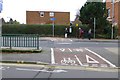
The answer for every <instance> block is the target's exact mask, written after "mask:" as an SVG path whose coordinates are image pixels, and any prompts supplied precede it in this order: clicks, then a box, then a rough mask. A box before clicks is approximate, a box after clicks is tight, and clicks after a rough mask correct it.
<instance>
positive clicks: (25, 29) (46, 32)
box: [2, 24, 118, 38]
mask: <svg viewBox="0 0 120 80" xmlns="http://www.w3.org/2000/svg"><path fill="white" fill-rule="evenodd" d="M79 27H80V28H82V29H83V30H84V38H87V37H88V30H89V26H88V25H86V24H82V25H79ZM79 27H76V26H72V33H71V34H68V37H78V29H79ZM52 28H53V26H52V25H27V24H4V25H2V34H39V35H40V36H52V35H53V32H52ZM54 28H55V36H57V37H64V34H65V28H69V26H66V25H55V27H54ZM93 33H94V32H93V29H92V37H93ZM117 35H118V28H117V27H115V28H114V37H115V38H116V36H117ZM96 38H111V27H110V26H108V27H105V28H104V29H103V32H100V31H99V29H98V30H96Z"/></svg>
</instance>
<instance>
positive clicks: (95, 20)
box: [94, 17, 96, 39]
mask: <svg viewBox="0 0 120 80" xmlns="http://www.w3.org/2000/svg"><path fill="white" fill-rule="evenodd" d="M95 28H96V18H95V17H94V39H95V32H96V31H95Z"/></svg>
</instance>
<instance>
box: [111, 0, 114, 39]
mask: <svg viewBox="0 0 120 80" xmlns="http://www.w3.org/2000/svg"><path fill="white" fill-rule="evenodd" d="M113 24H114V0H112V29H111V39H113V26H114V25H113Z"/></svg>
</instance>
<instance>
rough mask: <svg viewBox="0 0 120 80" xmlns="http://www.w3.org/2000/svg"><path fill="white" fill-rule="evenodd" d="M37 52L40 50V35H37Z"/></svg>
mask: <svg viewBox="0 0 120 80" xmlns="http://www.w3.org/2000/svg"><path fill="white" fill-rule="evenodd" d="M37 50H39V35H38V34H37Z"/></svg>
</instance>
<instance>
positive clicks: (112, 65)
mask: <svg viewBox="0 0 120 80" xmlns="http://www.w3.org/2000/svg"><path fill="white" fill-rule="evenodd" d="M85 49H86V50H87V51H89V52H91V53H93V54H94V55H96V56H98V57H99V58H101V59H102V60H104V61H105V62H107V63H108V64H110V66H111V67H116V66H115V65H114V64H112V63H111V62H110V61H108V60H106V59H105V58H103V57H102V56H100V55H98V54H97V53H95V52H93V51H91V50H90V49H88V48H85Z"/></svg>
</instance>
